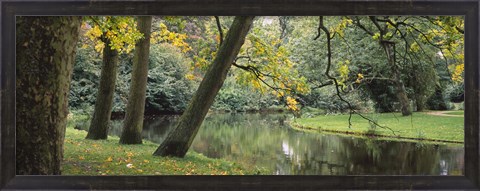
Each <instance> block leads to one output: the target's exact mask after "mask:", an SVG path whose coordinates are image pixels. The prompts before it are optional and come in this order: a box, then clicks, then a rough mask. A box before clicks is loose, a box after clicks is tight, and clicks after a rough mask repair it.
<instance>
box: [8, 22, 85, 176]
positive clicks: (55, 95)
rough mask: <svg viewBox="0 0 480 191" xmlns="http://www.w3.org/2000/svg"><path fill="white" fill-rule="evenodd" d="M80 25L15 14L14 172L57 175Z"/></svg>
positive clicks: (61, 158)
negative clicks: (16, 15)
mask: <svg viewBox="0 0 480 191" xmlns="http://www.w3.org/2000/svg"><path fill="white" fill-rule="evenodd" d="M80 25H81V17H17V33H16V34H17V39H16V73H17V74H16V75H17V78H16V113H15V114H16V171H17V174H21V175H59V174H61V167H60V164H61V161H62V160H63V141H64V138H65V128H66V123H67V114H68V101H67V100H68V94H69V86H70V81H71V76H72V70H73V61H74V58H75V50H76V49H75V46H76V44H77V41H78V36H79V29H80Z"/></svg>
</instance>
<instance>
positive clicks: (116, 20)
mask: <svg viewBox="0 0 480 191" xmlns="http://www.w3.org/2000/svg"><path fill="white" fill-rule="evenodd" d="M90 20H91V23H92V25H94V27H92V29H91V30H90V31H89V32H87V35H88V36H89V37H90V39H91V40H92V41H94V42H95V43H96V45H95V48H96V49H97V51H101V50H103V65H102V72H101V75H100V85H99V90H98V94H97V99H96V101H95V109H94V111H93V118H92V121H91V123H90V128H89V129H88V134H87V137H86V139H94V140H97V139H107V136H108V123H109V122H110V115H111V113H112V104H113V94H114V92H115V81H116V78H117V68H118V56H119V55H118V54H119V53H120V52H123V51H125V52H127V53H128V52H130V51H131V50H132V49H133V44H135V42H136V41H137V40H138V39H140V38H141V37H142V35H141V34H140V33H139V32H138V31H137V30H136V29H135V27H131V26H135V23H134V22H133V18H131V17H101V18H95V17H90Z"/></svg>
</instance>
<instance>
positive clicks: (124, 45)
mask: <svg viewBox="0 0 480 191" xmlns="http://www.w3.org/2000/svg"><path fill="white" fill-rule="evenodd" d="M86 18H87V19H86V22H85V23H83V26H82V27H83V28H85V29H88V31H86V33H85V36H87V37H88V38H89V39H90V40H91V41H92V42H93V43H94V44H95V50H96V51H97V52H102V50H103V47H105V46H106V45H105V42H107V41H108V42H110V44H107V46H109V47H111V48H112V50H117V51H118V52H125V53H129V52H130V51H132V50H133V49H134V48H135V43H136V42H137V40H138V39H141V38H143V34H142V33H140V32H139V31H138V30H137V27H136V22H135V19H134V18H133V17H124V16H90V17H86ZM107 39H108V40H107Z"/></svg>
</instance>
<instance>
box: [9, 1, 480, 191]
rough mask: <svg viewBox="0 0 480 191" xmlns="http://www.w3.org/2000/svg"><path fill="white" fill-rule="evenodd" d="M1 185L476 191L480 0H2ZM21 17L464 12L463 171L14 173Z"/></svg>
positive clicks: (479, 179) (440, 13) (46, 187)
mask: <svg viewBox="0 0 480 191" xmlns="http://www.w3.org/2000/svg"><path fill="white" fill-rule="evenodd" d="M0 7H1V9H0V10H1V25H0V31H1V38H0V44H1V46H0V57H1V67H0V78H1V84H0V100H1V109H0V188H1V189H6V190H8V189H13V190H16V189H44V190H52V189H75V190H79V189H80V190H90V189H109V190H121V189H149V190H339V189H380V190H384V189H429V190H431V189H455V190H477V189H478V188H479V187H480V186H479V182H480V175H479V172H480V165H479V159H480V152H479V146H480V144H479V143H480V142H479V140H480V137H479V135H480V134H479V118H480V115H479V114H480V113H479V109H480V105H479V98H480V89H479V84H480V76H479V71H480V67H479V64H480V63H479V57H480V54H479V44H480V41H479V1H478V0H460V1H459V0H337V1H335V0H202V1H200V0H157V1H154V0H140V1H136V0H118V1H116V0H91V1H88V0H75V1H74V0H66V1H59V0H24V1H22V0H2V1H0ZM20 15H38V16H40V15H59V16H60V15H61V16H65V15H199V16H200V15H219V16H226V15H256V16H269V15H295V16H312V15H324V16H330V15H460V16H464V18H465V124H464V128H465V161H464V162H465V174H464V176H383V175H375V176H24V175H16V174H15V17H16V16H20Z"/></svg>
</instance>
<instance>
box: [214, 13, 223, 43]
mask: <svg viewBox="0 0 480 191" xmlns="http://www.w3.org/2000/svg"><path fill="white" fill-rule="evenodd" d="M214 17H215V21H216V22H217V29H218V33H219V34H220V46H222V43H223V29H222V25H221V24H220V18H219V17H218V16H214Z"/></svg>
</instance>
